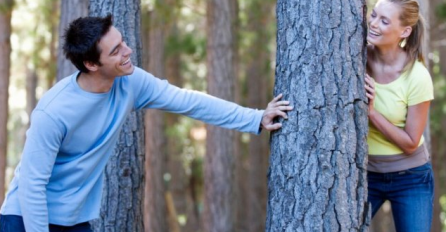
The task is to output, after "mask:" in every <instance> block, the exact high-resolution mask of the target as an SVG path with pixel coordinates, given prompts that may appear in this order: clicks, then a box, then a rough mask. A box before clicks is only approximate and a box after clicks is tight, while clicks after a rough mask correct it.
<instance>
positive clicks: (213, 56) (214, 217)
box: [204, 0, 234, 232]
mask: <svg viewBox="0 0 446 232" xmlns="http://www.w3.org/2000/svg"><path fill="white" fill-rule="evenodd" d="M232 14H233V11H232V7H231V3H230V1H228V0H209V1H207V31H206V34H207V71H208V73H207V80H208V87H207V88H208V93H209V94H211V95H214V96H216V97H219V98H223V99H226V100H229V101H233V100H234V68H233V60H232V59H233V56H234V54H233V40H234V35H233V29H232V19H233V17H234V15H232ZM206 128H207V140H206V157H205V165H204V169H205V172H204V173H205V176H204V181H205V182H204V183H205V207H204V231H206V232H232V231H234V209H233V204H232V202H233V200H234V157H233V153H234V150H233V141H234V135H233V134H234V133H233V132H232V131H230V130H226V129H222V128H218V127H214V126H210V125H207V126H206Z"/></svg>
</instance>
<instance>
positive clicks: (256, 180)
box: [247, 0, 274, 232]
mask: <svg viewBox="0 0 446 232" xmlns="http://www.w3.org/2000/svg"><path fill="white" fill-rule="evenodd" d="M273 5H274V2H273V1H265V0H256V1H252V4H251V6H249V8H248V9H249V13H248V30H249V31H250V32H252V33H254V35H255V37H254V41H252V44H251V46H250V48H249V50H248V54H250V59H249V63H248V66H247V82H248V105H249V106H250V107H253V108H258V109H261V108H264V107H265V106H266V105H267V104H268V98H267V96H268V94H267V93H269V92H270V88H268V79H269V78H270V77H271V69H270V66H269V63H270V53H269V51H268V49H266V48H265V49H259V48H260V47H266V46H267V44H269V43H270V42H271V41H270V38H271V37H270V35H268V32H267V31H266V30H265V28H267V27H268V24H269V23H270V22H271V21H272V20H273V14H272V12H271V8H273V7H274V6H273ZM268 156H269V150H268V134H267V133H262V134H261V135H260V136H258V135H250V140H249V180H248V186H249V188H248V196H249V197H248V199H249V207H248V218H247V221H248V222H249V223H248V224H249V227H248V231H250V232H257V231H265V220H266V202H267V191H268V190H267V185H266V183H267V178H266V175H267V169H268Z"/></svg>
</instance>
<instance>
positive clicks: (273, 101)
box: [271, 94, 283, 103]
mask: <svg viewBox="0 0 446 232" xmlns="http://www.w3.org/2000/svg"><path fill="white" fill-rule="evenodd" d="M282 96H283V94H279V95H277V96H276V97H275V98H274V99H273V100H272V101H271V103H276V102H277V101H279V99H281V98H282Z"/></svg>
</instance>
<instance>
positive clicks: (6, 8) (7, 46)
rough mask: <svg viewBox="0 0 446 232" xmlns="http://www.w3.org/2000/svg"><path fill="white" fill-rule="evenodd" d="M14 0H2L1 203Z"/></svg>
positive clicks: (0, 99)
mask: <svg viewBox="0 0 446 232" xmlns="http://www.w3.org/2000/svg"><path fill="white" fill-rule="evenodd" d="M13 2H14V1H13V0H0V57H1V58H2V62H0V204H2V203H3V200H4V198H5V171H6V154H7V151H8V149H7V144H8V130H7V124H8V98H9V91H8V88H9V67H10V64H11V59H10V54H11V43H10V40H9V37H10V35H11V13H12V5H13Z"/></svg>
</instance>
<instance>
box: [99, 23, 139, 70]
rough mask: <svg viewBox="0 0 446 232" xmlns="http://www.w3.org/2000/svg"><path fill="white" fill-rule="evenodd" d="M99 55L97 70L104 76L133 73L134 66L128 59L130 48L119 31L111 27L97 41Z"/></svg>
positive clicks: (130, 52)
mask: <svg viewBox="0 0 446 232" xmlns="http://www.w3.org/2000/svg"><path fill="white" fill-rule="evenodd" d="M98 46H99V49H100V50H101V56H100V58H99V61H100V62H101V64H102V65H101V66H99V68H98V71H99V73H101V75H103V76H104V77H111V78H115V77H118V76H125V75H129V74H132V73H133V70H134V66H133V65H132V61H131V60H130V55H131V54H132V49H130V48H129V47H128V46H127V44H126V43H125V42H124V41H123V39H122V35H121V33H120V32H119V31H118V30H117V29H116V28H115V27H113V26H112V27H111V28H110V30H109V31H108V32H107V34H105V35H104V36H103V37H102V38H101V40H100V41H99V44H98Z"/></svg>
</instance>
